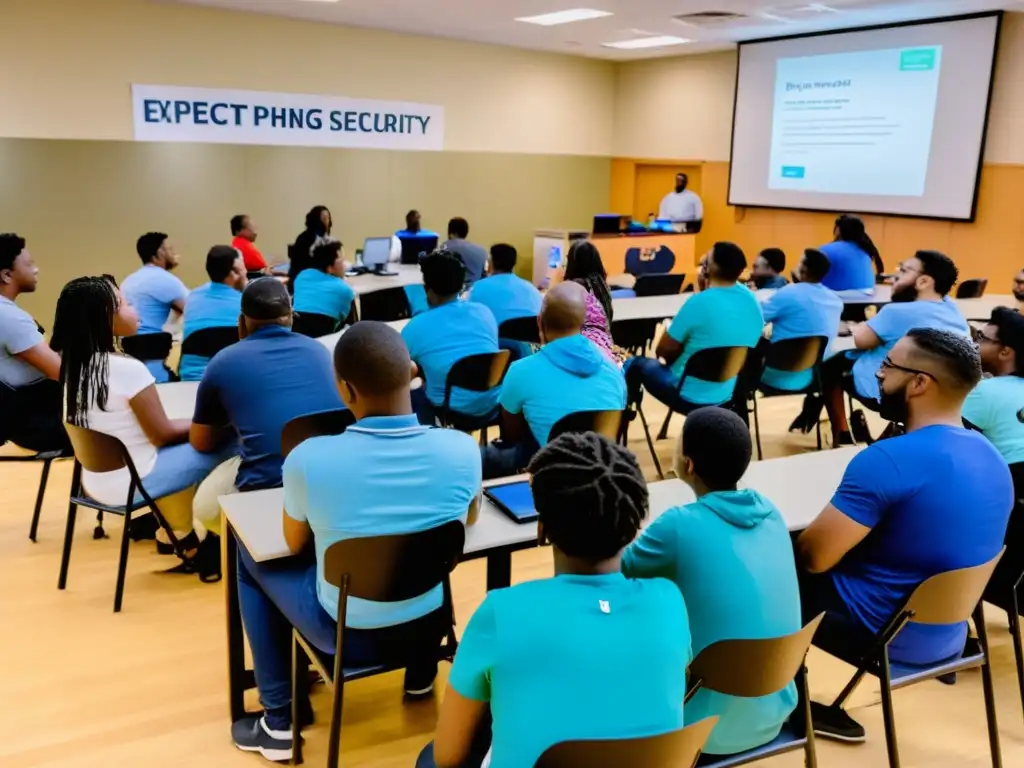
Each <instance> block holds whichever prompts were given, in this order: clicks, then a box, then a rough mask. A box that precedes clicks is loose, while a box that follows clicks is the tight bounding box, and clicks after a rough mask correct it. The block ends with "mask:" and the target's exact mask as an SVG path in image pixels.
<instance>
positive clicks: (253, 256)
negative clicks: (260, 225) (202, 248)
mask: <svg viewBox="0 0 1024 768" xmlns="http://www.w3.org/2000/svg"><path fill="white" fill-rule="evenodd" d="M231 237H232V238H233V239H232V241H231V247H232V248H237V249H238V252H239V253H241V254H242V260H243V261H244V262H245V269H246V271H247V272H266V271H267V260H266V259H264V258H263V254H262V253H260V250H259V248H257V247H256V225H255V224H253V223H252V219H251V218H249V217H248V216H246V215H244V214H239V215H238V216H232V217H231Z"/></svg>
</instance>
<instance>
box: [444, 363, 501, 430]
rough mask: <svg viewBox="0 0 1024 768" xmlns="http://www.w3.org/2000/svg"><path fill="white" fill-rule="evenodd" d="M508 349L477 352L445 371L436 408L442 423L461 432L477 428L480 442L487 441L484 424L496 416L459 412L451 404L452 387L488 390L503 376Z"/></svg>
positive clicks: (489, 423)
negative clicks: (440, 397) (441, 399)
mask: <svg viewBox="0 0 1024 768" xmlns="http://www.w3.org/2000/svg"><path fill="white" fill-rule="evenodd" d="M508 359H509V351H508V350H507V349H501V350H498V351H497V352H484V353H483V354H480V355H469V356H468V357H464V358H462V359H461V360H458V361H456V362H455V364H454V365H453V366H452V367H451V369H450V370H449V371H448V378H447V379H446V380H445V385H444V402H443V403H442V404H441V407H440V408H439V409H438V410H437V418H438V420H439V421H440V422H441V426H444V427H452V428H453V429H457V430H459V431H460V432H475V431H476V430H480V431H481V433H480V445H487V428H488V427H490V426H493V425H495V424H496V423H497V416H492V415H491V414H487V415H486V416H470V415H468V414H464V413H459V412H458V411H455V410H453V409H452V407H451V400H452V390H453V389H454V388H456V387H458V388H459V389H465V390H469V391H470V392H489V391H490V390H492V389H494V388H495V387H497V386H500V385H501V382H502V381H503V380H504V378H505V371H507V370H508Z"/></svg>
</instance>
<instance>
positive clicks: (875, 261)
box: [818, 213, 883, 293]
mask: <svg viewBox="0 0 1024 768" xmlns="http://www.w3.org/2000/svg"><path fill="white" fill-rule="evenodd" d="M818 250H820V251H821V252H822V253H824V254H825V255H826V256H828V260H829V263H830V264H831V265H832V268H831V269H830V270H829V272H828V275H827V276H826V277H825V280H824V285H825V287H826V288H831V289H832V290H833V291H857V292H860V293H872V292H874V290H875V275H876V274H881V273H882V271H883V266H882V257H881V256H879V254H878V249H877V248H876V247H875V244H874V243H873V242H872V241H871V238H870V237H868V233H867V231H866V230H865V229H864V222H863V221H861V220H860V219H859V218H857V217H856V216H851V215H849V214H845V213H844V214H843V215H842V216H840V217H839V218H838V219H836V226H835V239H834V240H833V241H832V242H831V243H826V244H825V245H823V246H821V248H819V249H818Z"/></svg>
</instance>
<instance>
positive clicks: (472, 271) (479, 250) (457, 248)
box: [441, 218, 487, 288]
mask: <svg viewBox="0 0 1024 768" xmlns="http://www.w3.org/2000/svg"><path fill="white" fill-rule="evenodd" d="M467 237H469V222H467V221H466V220H465V219H461V218H458V219H452V220H451V221H449V222H448V242H446V243H445V244H444V245H443V246H441V247H442V248H444V249H446V250H449V251H451V252H452V253H454V254H455V255H457V256H458V257H459V258H460V259H462V263H463V264H464V265H465V266H466V287H467V288H469V287H470V286H471V285H473V283H475V282H476V281H477V280H480V279H482V278H483V276H484V268H485V267H486V266H487V251H486V250H485V249H484V248H483V247H481V246H479V245H477V244H476V243H471V242H469V241H468V240H467V239H466V238H467Z"/></svg>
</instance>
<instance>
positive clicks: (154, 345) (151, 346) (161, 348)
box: [121, 328, 238, 362]
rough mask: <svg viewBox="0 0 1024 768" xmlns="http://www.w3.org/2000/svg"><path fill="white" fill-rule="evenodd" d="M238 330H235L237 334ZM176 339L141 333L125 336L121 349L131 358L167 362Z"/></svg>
mask: <svg viewBox="0 0 1024 768" xmlns="http://www.w3.org/2000/svg"><path fill="white" fill-rule="evenodd" d="M237 332H238V329H237V328H236V329H235V333H236V334H237ZM173 344H174V339H173V337H172V336H171V334H169V333H166V332H161V333H140V334H136V335H135V336H125V337H123V338H122V339H121V349H123V350H124V353H125V354H126V355H128V356H129V357H134V358H135V359H136V360H142V361H143V362H147V361H149V360H166V359H167V356H168V355H169V354H171V347H172V346H173Z"/></svg>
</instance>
